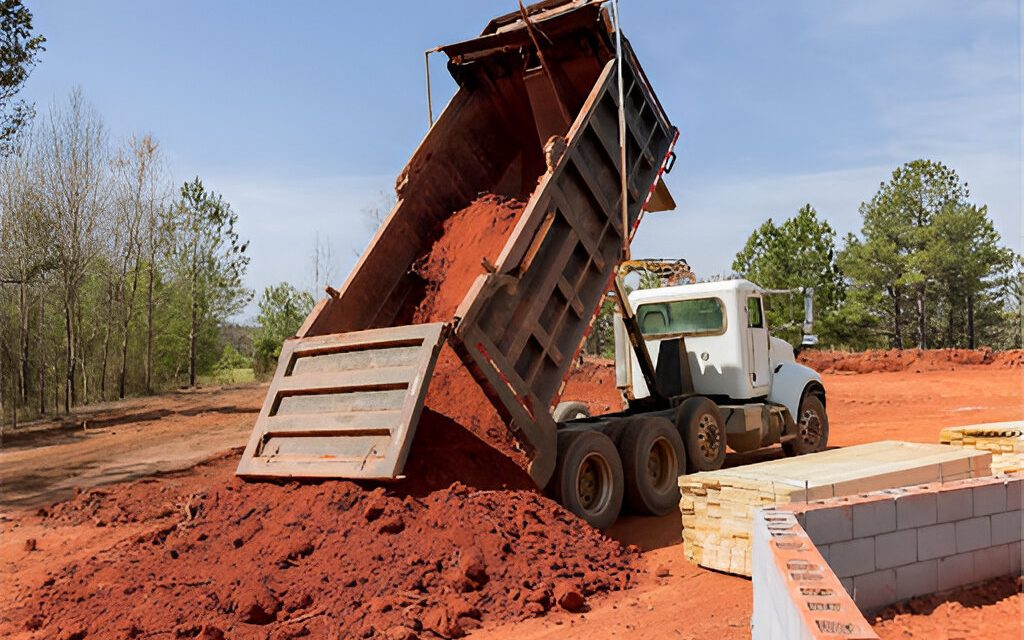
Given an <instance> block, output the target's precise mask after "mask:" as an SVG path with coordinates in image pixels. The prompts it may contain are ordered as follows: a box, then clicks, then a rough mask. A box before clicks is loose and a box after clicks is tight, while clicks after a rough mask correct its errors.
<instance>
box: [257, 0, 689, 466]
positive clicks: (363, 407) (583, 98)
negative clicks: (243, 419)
mask: <svg viewBox="0 0 1024 640" xmlns="http://www.w3.org/2000/svg"><path fill="white" fill-rule="evenodd" d="M527 13H528V15H529V19H528V21H526V20H524V17H523V15H521V14H519V13H515V14H509V15H507V16H503V17H500V18H496V19H495V20H492V21H491V22H490V23H489V24H488V25H487V27H486V28H485V29H484V32H483V34H482V35H481V36H480V37H478V38H476V39H473V40H470V41H466V42H462V43H457V44H453V45H448V46H445V47H442V48H441V51H443V52H444V53H445V54H446V55H447V56H448V58H449V62H448V69H449V71H450V72H451V74H452V76H453V77H454V78H455V79H456V81H457V82H458V84H459V90H458V91H457V93H456V94H455V97H454V98H453V99H452V101H451V103H450V104H449V105H448V107H447V108H446V109H445V110H444V112H443V113H442V114H441V116H440V117H439V118H438V120H437V122H435V123H434V125H433V126H432V127H431V129H430V131H429V132H428V133H427V136H426V138H425V139H424V140H423V142H422V143H421V144H420V146H419V148H418V149H417V150H416V151H415V153H414V154H413V156H412V158H411V159H410V161H409V163H408V165H407V166H406V167H405V169H404V170H403V171H402V173H401V175H400V176H399V178H398V181H397V185H396V190H397V204H396V205H395V208H394V209H393V210H392V212H391V213H390V215H389V216H388V218H387V219H386V221H385V222H384V224H383V225H382V227H381V228H380V230H379V231H378V232H377V234H376V236H375V237H374V239H373V241H372V243H371V244H370V246H369V247H368V248H367V249H366V251H365V252H364V253H363V255H362V257H361V258H360V259H359V262H358V263H357V265H356V267H355V268H354V269H353V271H352V273H351V274H350V275H349V277H348V280H347V281H346V282H345V284H344V286H343V287H342V288H341V290H340V291H339V292H333V293H332V295H331V296H330V297H328V298H326V299H324V300H322V301H320V302H319V303H318V304H317V306H316V308H315V309H314V310H313V312H312V313H311V314H310V316H309V317H308V318H307V319H306V322H305V323H304V324H303V326H302V328H301V329H300V330H299V332H298V335H297V336H296V337H295V338H293V339H291V340H288V341H287V342H286V345H285V347H284V348H283V349H282V354H281V359H280V362H279V364H278V368H277V372H276V374H275V376H274V380H273V383H272V384H271V387H270V390H269V392H268V395H267V399H266V401H265V402H264V406H263V409H262V411H261V413H260V416H259V418H258V420H257V423H256V427H255V429H254V431H253V434H252V437H251V438H250V441H249V444H248V446H247V447H246V450H245V453H244V454H243V458H242V461H241V463H240V464H239V467H238V474H239V475H243V476H251V477H263V476H300V477H302V476H306V477H314V476H319V477H345V478H372V479H388V478H394V477H396V476H397V475H399V474H400V473H401V471H402V468H403V465H404V462H405V458H406V455H407V454H408V451H409V444H410V442H411V441H412V437H413V434H414V432H415V428H416V423H417V420H418V418H419V415H420V412H421V410H422V406H423V401H424V397H425V395H426V393H427V390H428V388H429V385H430V380H431V375H432V371H433V367H434V363H435V361H436V359H437V354H438V352H439V349H440V348H441V346H442V345H443V343H444V341H445V340H447V341H449V343H450V344H451V346H452V347H453V349H454V351H455V353H457V354H458V357H459V359H460V360H461V361H462V363H463V364H464V365H465V366H466V367H467V368H468V369H469V371H470V372H471V373H472V375H473V378H474V379H475V380H476V381H477V382H478V383H479V384H480V386H481V387H482V388H483V390H484V392H485V393H486V395H487V397H488V398H489V399H490V400H491V402H492V403H493V405H494V407H495V408H496V409H497V410H498V413H499V414H500V416H501V417H502V418H503V420H504V421H505V423H506V424H507V425H508V426H509V428H510V429H512V430H513V431H514V432H516V433H517V434H518V436H519V438H518V439H519V441H520V442H521V443H522V444H523V445H524V448H525V449H527V450H528V453H529V454H530V458H531V465H530V473H531V475H532V476H533V478H534V480H535V481H536V482H537V483H538V485H540V486H544V485H545V484H546V483H547V481H548V479H549V478H550V476H551V474H552V472H553V469H554V465H555V454H556V434H555V423H554V421H553V420H552V418H551V415H550V409H551V407H552V405H553V404H555V403H556V402H557V400H558V397H559V395H560V393H561V388H562V386H563V383H564V380H565V377H566V376H567V374H568V371H569V367H570V365H571V363H572V360H573V358H574V356H575V355H576V354H577V352H578V350H579V348H580V345H581V344H582V341H583V339H584V338H585V335H586V332H587V331H588V328H589V326H590V324H591V323H592V321H593V319H594V318H595V317H596V314H597V311H598V309H599V306H600V303H601V300H602V299H603V297H604V294H605V293H606V291H607V290H608V288H609V285H610V282H611V279H612V278H613V277H614V273H615V269H616V267H617V265H618V263H619V262H620V261H621V260H622V258H623V246H624V244H625V243H626V242H628V237H630V236H631V235H632V233H633V231H634V230H635V228H636V225H637V224H639V221H640V218H641V216H642V214H643V211H644V210H645V207H646V206H647V205H648V202H649V201H650V200H651V199H652V197H655V195H656V193H657V192H659V190H660V189H661V187H660V186H659V185H660V176H661V174H662V172H663V171H665V170H666V167H667V166H668V164H669V161H670V158H672V157H673V156H672V147H673V145H674V142H675V139H676V137H677V131H676V129H675V128H674V127H673V126H672V125H671V124H670V122H669V120H668V118H667V116H666V115H665V112H664V110H663V109H662V107H661V105H660V104H659V102H658V100H657V98H656V97H655V95H654V92H653V91H652V89H651V87H650V85H649V83H648V81H647V79H646V77H645V76H644V73H643V71H642V69H641V68H640V65H639V63H638V62H637V60H636V57H635V55H634V53H633V51H632V49H631V48H630V46H629V43H628V41H626V40H625V39H623V65H622V69H623V82H624V96H625V100H624V107H625V108H624V111H625V119H626V124H627V135H626V142H627V143H626V167H627V177H628V180H627V192H628V221H627V224H626V225H625V226H624V225H623V220H622V214H621V201H620V191H621V189H620V170H619V167H620V157H619V153H620V147H619V143H618V136H619V128H618V99H617V95H618V93H617V75H616V61H615V54H614V52H615V48H614V41H613V37H614V32H613V30H612V28H611V23H610V20H609V18H608V15H607V11H606V10H605V9H602V8H601V3H599V2H568V1H565V0H560V1H555V2H544V3H541V4H538V5H534V6H532V7H530V8H529V9H527ZM536 43H540V51H538V49H537V46H536ZM482 193H488V194H497V195H499V196H504V197H510V198H514V199H516V200H520V201H525V202H526V205H525V209H524V210H523V211H522V213H521V215H520V216H519V217H518V219H517V221H516V223H515V226H514V227H513V228H512V230H511V232H510V234H509V236H508V239H507V241H506V242H505V243H504V245H503V248H502V250H501V251H500V254H498V256H497V258H496V260H494V261H493V262H491V261H488V260H483V259H482V258H484V256H481V260H477V261H476V262H477V263H478V264H481V268H480V274H479V276H478V277H476V279H475V281H474V282H473V283H472V286H470V287H469V290H468V292H467V293H466V294H465V296H464V298H463V299H462V302H461V304H459V305H458V308H457V310H456V311H455V313H454V314H453V315H452V316H451V317H444V318H433V319H434V320H437V321H438V322H436V323H430V324H423V325H416V324H411V323H412V322H413V318H414V314H415V311H416V309H417V308H419V307H420V306H421V305H422V303H423V301H424V298H425V297H426V296H427V295H429V292H428V290H427V287H426V286H425V283H424V281H423V278H422V277H421V276H420V275H419V273H418V270H417V264H418V263H417V261H419V260H421V259H422V258H423V256H425V255H426V254H427V253H428V252H429V251H430V250H431V247H432V246H433V245H434V243H435V242H436V241H437V240H438V238H439V237H440V235H441V234H442V230H443V227H444V223H445V222H446V220H448V219H449V218H450V217H451V216H452V215H453V212H458V211H460V210H462V209H464V208H466V207H467V206H468V205H470V203H472V202H474V201H475V200H476V199H477V198H478V196H479V195H480V194H482Z"/></svg>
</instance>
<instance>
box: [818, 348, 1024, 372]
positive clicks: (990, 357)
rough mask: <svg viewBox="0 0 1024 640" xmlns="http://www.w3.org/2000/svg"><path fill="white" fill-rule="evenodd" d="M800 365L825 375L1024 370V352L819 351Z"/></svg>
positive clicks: (978, 350)
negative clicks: (972, 368) (971, 368)
mask: <svg viewBox="0 0 1024 640" xmlns="http://www.w3.org/2000/svg"><path fill="white" fill-rule="evenodd" d="M798 359H799V361H800V362H802V363H803V364H806V365H807V366H809V367H811V368H812V369H815V370H817V371H819V372H821V373H837V372H846V373H875V372H879V371H916V372H920V371H949V370H953V369H956V368H957V367H962V366H994V367H1001V368H1006V369H1020V368H1022V367H1024V350H1021V349H1015V350H1011V351H993V350H992V349H888V350H878V349H873V350H868V351H862V352H856V353H851V352H846V351H817V350H814V349H807V350H805V351H802V352H801V353H800V357H799V358H798Z"/></svg>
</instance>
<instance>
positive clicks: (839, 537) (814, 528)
mask: <svg viewBox="0 0 1024 640" xmlns="http://www.w3.org/2000/svg"><path fill="white" fill-rule="evenodd" d="M804 530H805V531H806V532H807V535H808V536H810V537H811V540H812V541H813V542H814V544H816V545H817V544H831V543H833V542H842V541H843V540H849V539H850V538H852V537H853V512H852V510H851V509H850V506H849V505H842V506H838V507H830V508H827V509H814V510H813V511H808V512H807V525H806V526H805V527H804Z"/></svg>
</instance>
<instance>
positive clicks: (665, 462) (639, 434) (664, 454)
mask: <svg viewBox="0 0 1024 640" xmlns="http://www.w3.org/2000/svg"><path fill="white" fill-rule="evenodd" d="M629 422H630V424H629V426H628V427H627V428H626V430H625V431H624V433H623V434H622V442H621V444H619V455H621V456H622V472H623V475H624V476H625V483H626V504H627V505H629V507H630V508H631V509H632V510H633V511H634V512H636V513H639V514H641V515H652V516H663V515H665V514H667V513H671V512H672V511H673V510H674V509H676V507H677V506H678V505H679V476H681V475H682V474H683V473H685V471H686V453H685V450H684V447H683V439H682V437H681V436H680V435H679V430H678V429H676V426H675V425H674V424H672V421H671V420H668V419H666V418H637V419H635V420H631V421H629Z"/></svg>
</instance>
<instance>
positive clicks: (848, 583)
mask: <svg viewBox="0 0 1024 640" xmlns="http://www.w3.org/2000/svg"><path fill="white" fill-rule="evenodd" d="M839 582H840V584H842V585H843V588H844V589H846V593H847V594H849V596H850V597H851V598H852V597H853V578H840V579H839Z"/></svg>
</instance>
